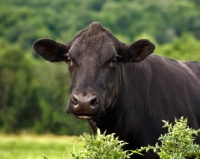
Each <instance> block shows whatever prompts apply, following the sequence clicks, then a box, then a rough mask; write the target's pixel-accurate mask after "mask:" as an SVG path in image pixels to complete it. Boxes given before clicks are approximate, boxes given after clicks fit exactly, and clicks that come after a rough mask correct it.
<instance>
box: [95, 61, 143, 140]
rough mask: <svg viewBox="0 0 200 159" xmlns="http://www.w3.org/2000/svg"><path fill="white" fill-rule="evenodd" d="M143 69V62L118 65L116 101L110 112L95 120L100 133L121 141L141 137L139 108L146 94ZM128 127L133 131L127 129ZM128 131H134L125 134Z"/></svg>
mask: <svg viewBox="0 0 200 159" xmlns="http://www.w3.org/2000/svg"><path fill="white" fill-rule="evenodd" d="M143 67H145V65H144V62H143V63H136V64H130V63H129V64H122V65H120V80H119V88H120V90H119V95H118V101H117V102H116V105H115V107H114V109H113V110H112V111H110V112H107V113H106V114H104V115H103V116H101V117H99V119H98V120H96V122H97V127H99V128H100V130H101V131H102V132H104V131H106V132H107V133H108V134H110V133H113V132H114V133H116V135H117V136H119V138H120V139H122V140H126V139H127V138H133V135H135V136H136V137H138V136H141V135H140V133H141V132H140V130H141V128H140V126H141V125H142V124H141V123H140V122H139V119H141V118H143V113H141V110H140V108H141V107H140V106H141V105H142V104H143V101H144V99H143V98H144V95H145V93H146V92H145V91H146V90H144V88H143V87H142V86H143V85H144V83H145V82H144V80H146V79H143V78H142V77H143V76H144V74H145V73H146V72H144V71H145V69H144V68H143ZM138 76H140V77H138ZM133 99H134V100H133ZM139 111H140V113H139ZM139 115H140V116H139ZM123 122H126V123H123ZM130 126H132V127H134V129H129V128H127V127H130ZM121 130H124V131H121ZM128 130H135V131H134V132H126V131H128Z"/></svg>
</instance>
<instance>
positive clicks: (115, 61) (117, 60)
mask: <svg viewBox="0 0 200 159" xmlns="http://www.w3.org/2000/svg"><path fill="white" fill-rule="evenodd" d="M120 59H121V57H120V56H116V57H114V58H113V59H112V63H118V62H119V60H120Z"/></svg>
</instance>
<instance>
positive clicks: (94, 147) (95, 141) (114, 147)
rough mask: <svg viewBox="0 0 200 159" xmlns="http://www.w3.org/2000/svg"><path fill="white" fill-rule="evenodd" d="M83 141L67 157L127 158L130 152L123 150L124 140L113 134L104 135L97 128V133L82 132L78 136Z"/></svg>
mask: <svg viewBox="0 0 200 159" xmlns="http://www.w3.org/2000/svg"><path fill="white" fill-rule="evenodd" d="M79 140H82V141H84V142H85V145H84V146H82V147H81V148H80V149H79V150H78V151H75V150H74V152H73V153H71V154H70V155H69V156H68V157H67V159H128V158H130V156H131V153H130V152H128V151H123V150H122V147H123V146H124V145H126V143H125V142H123V141H119V140H118V138H115V136H114V134H110V135H106V134H105V132H104V133H103V134H101V133H100V130H98V134H97V135H95V136H94V135H89V134H83V136H81V137H80V138H79Z"/></svg>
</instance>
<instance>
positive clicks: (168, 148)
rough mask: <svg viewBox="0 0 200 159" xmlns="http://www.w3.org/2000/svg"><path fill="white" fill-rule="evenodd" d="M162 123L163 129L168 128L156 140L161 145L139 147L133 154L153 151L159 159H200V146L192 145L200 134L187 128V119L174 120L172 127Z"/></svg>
mask: <svg viewBox="0 0 200 159" xmlns="http://www.w3.org/2000/svg"><path fill="white" fill-rule="evenodd" d="M163 122H164V126H163V127H164V128H168V133H166V134H164V135H161V136H160V137H159V139H158V140H160V142H161V144H158V143H156V145H155V146H147V147H141V148H140V149H138V150H135V151H133V152H134V153H139V154H141V153H142V152H143V151H146V152H149V151H150V150H153V151H154V152H155V153H157V154H158V155H159V157H160V158H161V159H185V158H187V157H196V158H200V145H197V144H195V143H194V141H195V137H196V136H197V135H198V133H200V129H199V130H194V129H191V128H189V127H188V126H187V119H184V118H183V117H181V119H179V120H177V119H175V124H174V125H172V124H170V123H169V122H167V121H163Z"/></svg>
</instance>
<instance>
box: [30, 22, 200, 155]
mask: <svg viewBox="0 0 200 159" xmlns="http://www.w3.org/2000/svg"><path fill="white" fill-rule="evenodd" d="M183 45H184V44H183ZM33 49H34V50H35V52H36V53H37V54H38V55H40V56H42V57H43V58H44V59H46V60H48V61H51V62H60V61H65V62H66V63H68V67H69V72H70V75H71V98H70V101H69V103H68V107H67V112H68V113H72V114H73V115H75V116H76V117H78V118H80V119H87V120H89V121H90V123H91V125H92V126H93V128H94V130H95V126H97V127H98V128H100V130H101V131H102V132H104V131H105V130H106V131H107V133H108V134H110V133H116V135H117V136H119V139H121V140H124V141H126V142H128V143H129V144H128V145H127V147H126V148H125V149H136V148H138V147H140V146H146V145H148V144H151V145H154V144H155V142H157V139H158V137H159V136H160V134H162V133H165V130H164V129H163V128H162V125H163V123H162V120H168V121H170V122H172V121H174V118H175V117H176V118H180V117H181V116H183V117H185V118H188V124H189V126H191V127H193V128H195V129H197V128H199V127H200V63H198V62H181V61H176V60H172V59H168V58H165V57H162V56H157V55H150V54H151V53H153V51H154V49H155V45H154V44H153V43H151V42H150V41H148V40H146V39H141V40H138V41H136V42H133V43H131V44H129V45H126V44H124V43H122V42H120V41H119V40H118V39H117V38H115V37H114V36H113V34H112V33H111V32H110V31H108V30H106V29H105V28H103V27H102V25H101V24H99V23H97V22H95V23H92V24H91V25H90V26H89V27H88V28H86V29H84V30H81V31H80V32H79V33H78V34H77V35H76V36H75V37H74V38H73V39H72V40H71V41H70V42H68V43H67V44H61V43H58V42H56V41H53V40H51V39H40V40H38V41H36V42H35V43H34V45H33ZM196 142H197V143H198V144H200V138H197V139H196ZM134 157H135V158H148V159H154V158H158V156H156V155H155V154H153V153H152V154H151V153H148V154H146V155H145V157H142V156H137V155H136V156H133V158H134Z"/></svg>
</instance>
